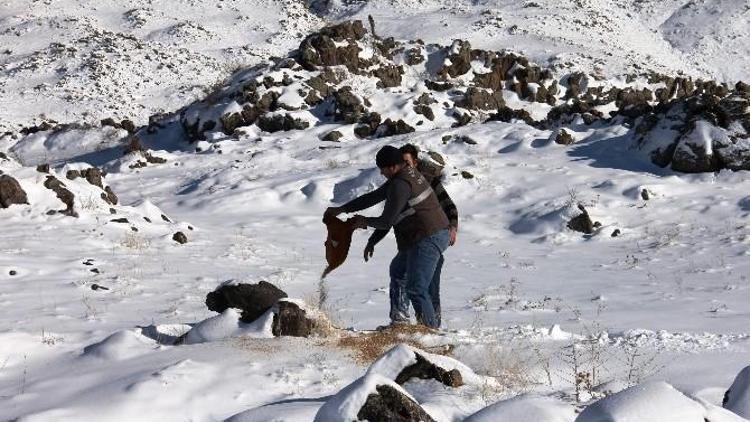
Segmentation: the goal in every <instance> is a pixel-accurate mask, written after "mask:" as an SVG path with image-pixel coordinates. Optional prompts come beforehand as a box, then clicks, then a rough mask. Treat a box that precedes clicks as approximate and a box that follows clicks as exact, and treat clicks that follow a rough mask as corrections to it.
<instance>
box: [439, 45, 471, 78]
mask: <svg viewBox="0 0 750 422" xmlns="http://www.w3.org/2000/svg"><path fill="white" fill-rule="evenodd" d="M449 50H457V51H456V54H449V55H448V60H450V64H449V65H447V66H444V67H443V68H442V69H440V70H439V71H438V75H440V76H441V77H443V78H446V77H448V76H450V77H451V78H455V77H456V76H460V75H463V74H465V73H466V72H468V71H469V70H471V44H469V42H468V41H463V40H455V41H453V46H451V47H449Z"/></svg>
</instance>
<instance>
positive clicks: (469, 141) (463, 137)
mask: <svg viewBox="0 0 750 422" xmlns="http://www.w3.org/2000/svg"><path fill="white" fill-rule="evenodd" d="M453 141H454V142H457V143H459V144H467V145H476V144H477V141H475V140H474V139H472V138H471V137H470V136H468V135H460V136H456V137H455V138H454V139H453Z"/></svg>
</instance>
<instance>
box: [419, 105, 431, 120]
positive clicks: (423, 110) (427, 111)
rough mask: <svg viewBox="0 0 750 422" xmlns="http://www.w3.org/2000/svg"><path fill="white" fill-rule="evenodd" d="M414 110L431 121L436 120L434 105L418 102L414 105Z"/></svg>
mask: <svg viewBox="0 0 750 422" xmlns="http://www.w3.org/2000/svg"><path fill="white" fill-rule="evenodd" d="M414 112H415V113H417V114H421V115H423V116H424V117H426V118H427V120H429V121H433V120H435V113H433V111H432V107H430V106H428V105H424V104H417V105H415V106H414Z"/></svg>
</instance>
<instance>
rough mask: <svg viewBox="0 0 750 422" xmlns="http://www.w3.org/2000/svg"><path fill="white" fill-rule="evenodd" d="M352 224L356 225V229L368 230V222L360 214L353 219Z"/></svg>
mask: <svg viewBox="0 0 750 422" xmlns="http://www.w3.org/2000/svg"><path fill="white" fill-rule="evenodd" d="M351 220H352V222H353V223H354V228H355V229H366V228H367V220H365V217H364V216H362V215H359V214H356V215H355V216H354V217H352V219H351Z"/></svg>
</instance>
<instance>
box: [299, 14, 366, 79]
mask: <svg viewBox="0 0 750 422" xmlns="http://www.w3.org/2000/svg"><path fill="white" fill-rule="evenodd" d="M365 33H366V31H365V28H364V26H362V21H358V20H357V21H349V22H344V23H341V24H338V25H334V26H329V27H325V28H323V29H321V30H320V32H318V33H315V34H312V35H310V36H308V37H307V38H305V40H304V41H302V43H301V44H300V47H299V49H298V51H299V53H298V57H297V61H298V63H299V64H300V65H301V66H302V67H303V68H304V69H305V70H311V71H312V70H316V69H317V68H318V67H319V66H339V65H344V66H346V67H347V69H349V71H351V72H354V73H356V72H357V71H358V70H359V68H360V58H359V52H360V48H359V46H357V43H356V42H355V41H357V40H359V39H362V38H363V37H364V35H365ZM344 41H348V42H347V43H346V45H345V46H341V45H340V43H343V42H344ZM337 43H339V46H337Z"/></svg>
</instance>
